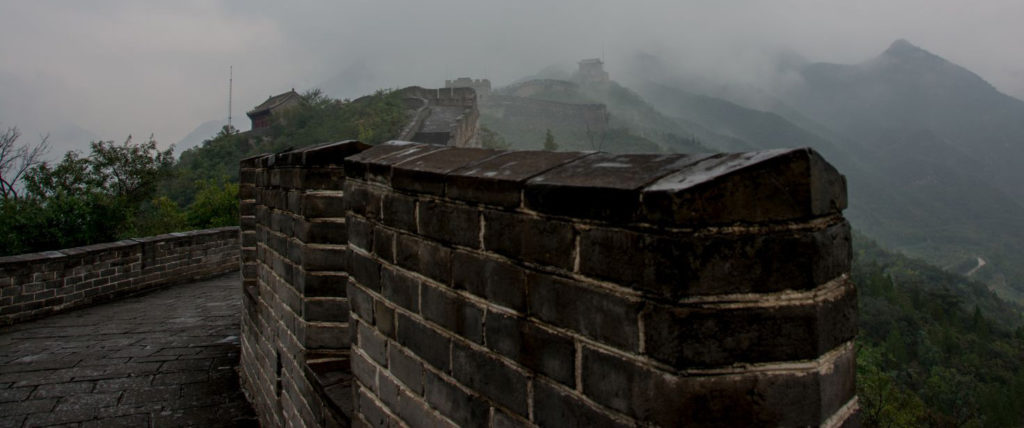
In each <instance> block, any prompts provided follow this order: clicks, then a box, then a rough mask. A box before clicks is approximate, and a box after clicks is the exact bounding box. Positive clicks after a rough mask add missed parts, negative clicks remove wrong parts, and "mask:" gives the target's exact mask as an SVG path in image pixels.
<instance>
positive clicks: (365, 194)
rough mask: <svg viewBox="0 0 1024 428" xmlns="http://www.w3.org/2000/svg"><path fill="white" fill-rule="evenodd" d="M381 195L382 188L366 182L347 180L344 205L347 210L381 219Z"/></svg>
mask: <svg viewBox="0 0 1024 428" xmlns="http://www.w3.org/2000/svg"><path fill="white" fill-rule="evenodd" d="M381 197H382V194H381V190H380V189H378V188H376V187H373V186H370V185H368V184H366V183H364V182H360V181H354V180H347V181H346V182H345V194H344V197H343V204H342V205H343V208H344V209H345V212H351V213H353V214H356V215H359V216H363V217H366V218H368V219H371V220H379V219H380V201H381Z"/></svg>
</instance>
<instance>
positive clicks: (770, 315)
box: [643, 284, 857, 369]
mask: <svg viewBox="0 0 1024 428" xmlns="http://www.w3.org/2000/svg"><path fill="white" fill-rule="evenodd" d="M856 309H857V299H856V294H855V292H854V288H853V286H852V284H849V285H848V286H846V287H844V288H843V289H841V290H836V292H834V293H831V294H830V295H829V296H827V297H825V298H824V299H823V300H821V301H817V300H812V299H809V300H807V301H804V302H801V303H796V304H794V303H785V302H779V303H777V304H776V305H772V306H767V305H764V302H760V303H759V304H757V305H749V306H748V305H742V304H731V305H728V306H726V305H714V304H708V305H699V304H695V305H693V306H689V307H681V308H669V307H665V306H661V305H652V306H651V307H650V309H649V310H647V311H645V312H644V315H643V320H644V343H645V345H646V350H647V354H648V355H650V356H651V357H653V358H654V359H657V360H659V361H662V362H664V363H666V364H669V365H671V366H673V367H676V368H679V369H686V368H695V367H715V366H729V365H733V364H738V363H765V362H771V361H796V360H812V359H815V358H817V357H818V356H820V355H822V354H824V353H826V352H828V351H830V350H832V349H834V348H835V347H836V346H839V345H840V344H842V343H845V342H847V341H849V340H851V339H853V337H854V336H855V335H856V333H857V324H856V316H855V315H854V314H855V313H856Z"/></svg>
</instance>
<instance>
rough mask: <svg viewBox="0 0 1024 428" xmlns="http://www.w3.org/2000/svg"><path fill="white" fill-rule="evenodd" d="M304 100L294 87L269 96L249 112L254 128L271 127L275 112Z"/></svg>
mask: <svg viewBox="0 0 1024 428" xmlns="http://www.w3.org/2000/svg"><path fill="white" fill-rule="evenodd" d="M301 102H302V96H301V95H299V94H298V93H297V92H295V89H292V90H290V91H288V92H285V93H283V94H280V95H274V96H271V97H267V100H266V101H264V102H263V103H262V104H260V105H258V106H256V107H255V108H253V109H252V110H250V111H249V112H248V113H246V115H247V116H249V119H250V120H252V129H262V128H269V127H270V125H271V124H273V116H274V114H277V113H280V112H282V111H284V110H287V109H289V108H291V107H294V106H296V105H298V104H299V103H301Z"/></svg>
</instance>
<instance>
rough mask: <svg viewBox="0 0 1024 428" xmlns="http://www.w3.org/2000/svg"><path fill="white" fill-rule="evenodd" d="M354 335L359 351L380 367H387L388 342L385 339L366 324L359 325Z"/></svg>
mask: <svg viewBox="0 0 1024 428" xmlns="http://www.w3.org/2000/svg"><path fill="white" fill-rule="evenodd" d="M356 334H357V336H358V343H359V349H362V350H363V352H365V353H366V355H369V356H370V358H372V359H373V360H374V361H376V362H377V364H380V365H381V366H382V367H387V365H388V342H387V339H386V338H385V337H384V336H382V335H381V334H380V333H378V332H377V331H376V330H374V329H373V328H370V327H369V326H368V325H367V324H366V323H360V324H359V327H358V328H357V331H356Z"/></svg>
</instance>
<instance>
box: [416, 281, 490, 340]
mask: <svg viewBox="0 0 1024 428" xmlns="http://www.w3.org/2000/svg"><path fill="white" fill-rule="evenodd" d="M422 312H423V317H424V318H426V319H428V320H430V321H433V322H435V323H437V324H438V325H440V326H441V327H444V328H445V329H446V330H448V331H451V332H453V333H455V334H458V335H459V336H462V337H465V338H466V339H469V340H472V341H474V342H476V343H483V321H484V320H483V318H484V311H483V309H482V308H480V307H478V306H476V305H474V304H472V303H470V302H469V301H467V300H466V299H464V298H462V297H459V296H458V295H456V294H453V293H449V292H446V291H444V290H442V289H441V288H438V287H436V286H433V285H430V284H427V283H424V284H423V302H422Z"/></svg>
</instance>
